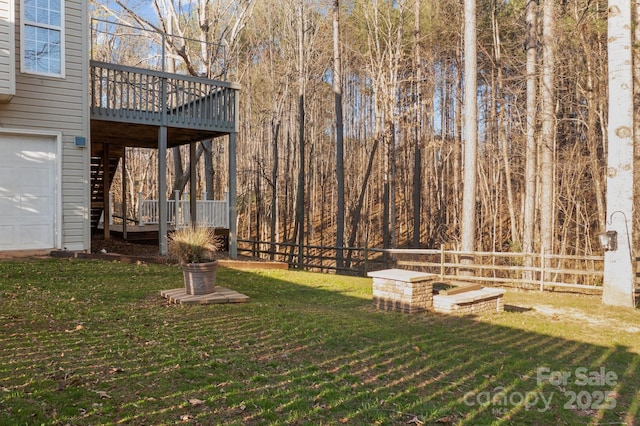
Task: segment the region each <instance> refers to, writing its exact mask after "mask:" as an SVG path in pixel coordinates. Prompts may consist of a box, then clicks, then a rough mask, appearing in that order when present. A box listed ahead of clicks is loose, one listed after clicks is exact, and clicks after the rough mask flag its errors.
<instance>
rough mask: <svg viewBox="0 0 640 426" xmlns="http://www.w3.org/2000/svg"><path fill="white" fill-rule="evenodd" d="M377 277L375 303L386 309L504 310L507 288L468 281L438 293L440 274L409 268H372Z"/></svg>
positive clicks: (467, 311) (374, 293)
mask: <svg viewBox="0 0 640 426" xmlns="http://www.w3.org/2000/svg"><path fill="white" fill-rule="evenodd" d="M367 276H369V277H371V278H373V306H374V307H375V308H377V309H382V310H386V311H399V312H406V313H415V312H423V311H427V310H430V311H435V312H439V313H445V314H454V313H455V314H475V313H480V312H487V311H497V312H500V311H503V310H504V302H503V296H504V293H505V291H504V290H503V289H497V288H486V287H482V286H481V285H480V284H464V285H460V286H457V287H454V288H450V289H447V290H441V291H439V292H437V294H434V290H433V285H434V283H437V282H438V276H437V275H435V274H428V273H424V272H415V271H408V270H406V269H384V270H381V271H373V272H369V273H368V274H367Z"/></svg>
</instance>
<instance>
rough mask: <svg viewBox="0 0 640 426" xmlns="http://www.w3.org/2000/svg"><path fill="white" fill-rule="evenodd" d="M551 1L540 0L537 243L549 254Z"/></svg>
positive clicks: (552, 89) (552, 105)
mask: <svg viewBox="0 0 640 426" xmlns="http://www.w3.org/2000/svg"><path fill="white" fill-rule="evenodd" d="M554 9H555V0H544V5H543V22H542V25H543V29H542V134H541V138H540V143H539V145H540V154H541V155H540V160H541V165H540V185H541V188H540V198H541V200H540V240H541V245H542V248H543V249H544V251H545V253H552V252H553V249H554V247H553V222H554V215H555V208H554V203H553V199H554V182H553V180H554V179H553V169H554V165H553V158H554V151H555V120H556V117H555V110H554V108H555V86H554V85H555V49H554V43H555V10H554Z"/></svg>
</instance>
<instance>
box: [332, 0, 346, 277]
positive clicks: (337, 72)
mask: <svg viewBox="0 0 640 426" xmlns="http://www.w3.org/2000/svg"><path fill="white" fill-rule="evenodd" d="M333 93H334V98H335V108H336V183H337V186H338V187H337V197H338V202H337V211H336V267H337V268H338V269H340V268H342V267H343V266H344V252H343V250H342V247H343V246H344V139H343V137H344V129H343V127H344V126H343V121H342V66H341V58H340V0H334V3H333Z"/></svg>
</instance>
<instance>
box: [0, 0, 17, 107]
mask: <svg viewBox="0 0 640 426" xmlns="http://www.w3.org/2000/svg"><path fill="white" fill-rule="evenodd" d="M13 2H14V0H0V102H8V101H9V100H10V99H11V97H12V96H13V95H14V94H15V90H16V81H15V78H16V73H15V68H16V64H15V57H16V56H15V40H14V26H13V22H14V21H13V16H14V8H13Z"/></svg>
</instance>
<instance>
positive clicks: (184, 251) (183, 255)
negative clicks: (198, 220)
mask: <svg viewBox="0 0 640 426" xmlns="http://www.w3.org/2000/svg"><path fill="white" fill-rule="evenodd" d="M219 247H220V244H219V242H218V238H217V236H216V235H215V232H214V230H213V229H212V228H205V227H191V226H188V227H185V228H179V229H177V230H175V231H173V232H172V233H171V235H170V236H169V241H168V250H169V254H170V255H172V256H175V257H176V258H177V259H178V261H179V262H180V263H181V264H186V263H202V262H211V261H212V260H214V259H213V258H214V255H215V253H216V252H217V251H218V249H219Z"/></svg>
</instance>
